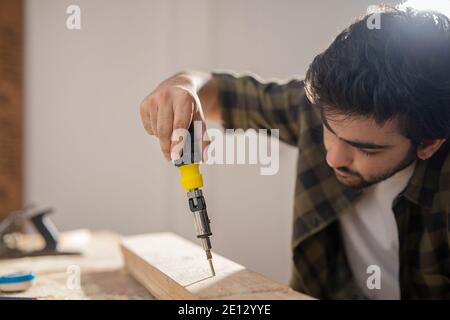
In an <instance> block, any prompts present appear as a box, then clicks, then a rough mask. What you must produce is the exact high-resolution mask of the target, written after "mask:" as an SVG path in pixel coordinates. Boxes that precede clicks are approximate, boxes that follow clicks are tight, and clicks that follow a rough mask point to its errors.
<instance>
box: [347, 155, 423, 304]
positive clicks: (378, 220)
mask: <svg viewBox="0 0 450 320" xmlns="http://www.w3.org/2000/svg"><path fill="white" fill-rule="evenodd" d="M414 167H415V163H413V164H412V165H410V166H408V167H407V168H405V169H403V170H401V171H399V172H397V173H396V174H394V175H393V176H392V177H390V178H388V179H386V180H384V181H381V182H379V183H377V184H375V185H373V186H370V187H368V188H366V189H364V191H363V195H362V196H361V198H360V199H359V200H358V201H357V202H356V204H355V205H354V206H353V207H352V209H350V210H349V211H348V212H346V213H344V214H343V215H342V216H341V217H340V219H339V220H340V226H341V230H342V235H343V239H344V247H345V251H346V254H347V258H348V262H349V264H350V269H351V271H352V273H353V277H354V280H355V282H356V285H357V287H358V288H359V289H360V290H361V292H362V293H363V294H364V295H365V297H366V298H368V299H400V285H399V279H398V273H399V252H398V250H399V240H398V230H397V223H396V221H395V217H394V212H393V211H392V202H393V200H394V199H395V197H396V196H397V195H398V194H399V193H400V192H401V191H403V189H404V188H405V187H406V185H407V184H408V181H409V179H410V178H411V176H412V174H413V172H414ZM370 265H376V266H378V267H379V268H380V275H381V282H380V283H381V288H380V289H376V288H374V289H369V288H368V286H367V279H368V278H369V277H370V276H371V275H373V273H372V272H369V273H367V268H368V267H369V266H370Z"/></svg>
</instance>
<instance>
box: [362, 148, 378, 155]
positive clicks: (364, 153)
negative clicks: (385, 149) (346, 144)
mask: <svg viewBox="0 0 450 320" xmlns="http://www.w3.org/2000/svg"><path fill="white" fill-rule="evenodd" d="M358 151H359V152H361V154H362V155H363V156H365V157H370V156H374V155H376V154H377V153H378V152H368V151H365V150H363V149H358Z"/></svg>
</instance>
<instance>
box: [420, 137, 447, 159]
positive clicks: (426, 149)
mask: <svg viewBox="0 0 450 320" xmlns="http://www.w3.org/2000/svg"><path fill="white" fill-rule="evenodd" d="M445 140H446V139H433V140H424V141H422V143H421V144H420V145H419V147H418V148H417V156H418V157H419V158H420V159H422V160H426V159H428V158H431V156H433V154H434V153H435V152H436V151H438V150H439V148H440V147H441V146H442V144H443V143H444V142H445Z"/></svg>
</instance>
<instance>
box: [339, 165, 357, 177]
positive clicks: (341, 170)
mask: <svg viewBox="0 0 450 320" xmlns="http://www.w3.org/2000/svg"><path fill="white" fill-rule="evenodd" d="M336 170H337V171H340V172H342V173H346V174H350V175H352V176H358V177H360V176H361V175H360V174H359V173H358V172H355V171H352V170H350V169H349V168H347V167H339V168H336Z"/></svg>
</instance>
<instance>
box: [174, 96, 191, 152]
mask: <svg viewBox="0 0 450 320" xmlns="http://www.w3.org/2000/svg"><path fill="white" fill-rule="evenodd" d="M193 110H194V105H193V102H190V101H186V100H181V101H178V102H177V103H176V105H175V106H174V118H173V133H174V135H173V136H172V138H174V139H175V140H172V141H171V146H170V150H171V158H172V160H176V159H178V158H179V157H180V156H181V150H182V148H179V147H180V143H182V142H183V141H184V139H185V135H186V131H185V130H188V129H189V126H190V124H191V118H192V112H193ZM181 129H184V130H181ZM181 146H182V145H181Z"/></svg>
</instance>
